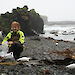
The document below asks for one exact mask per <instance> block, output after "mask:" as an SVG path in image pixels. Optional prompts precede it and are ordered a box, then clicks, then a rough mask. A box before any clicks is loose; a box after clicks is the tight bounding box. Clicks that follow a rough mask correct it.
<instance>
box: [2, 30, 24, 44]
mask: <svg viewBox="0 0 75 75" xmlns="http://www.w3.org/2000/svg"><path fill="white" fill-rule="evenodd" d="M12 33H13V31H10V32H9V33H8V34H7V36H6V37H5V38H4V40H3V41H2V44H3V43H4V42H5V41H8V39H11V35H12ZM17 34H19V35H20V38H19V41H20V43H21V44H23V43H24V39H25V36H24V33H23V32H22V31H20V30H19V31H17Z"/></svg>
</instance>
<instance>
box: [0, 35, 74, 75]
mask: <svg viewBox="0 0 75 75" xmlns="http://www.w3.org/2000/svg"><path fill="white" fill-rule="evenodd" d="M24 45H25V48H24V50H23V52H22V54H21V57H24V56H27V57H31V58H32V59H31V60H30V61H28V62H23V63H20V64H15V65H2V64H1V65H0V75H75V69H72V70H70V69H68V68H66V65H68V64H70V63H74V62H75V60H74V59H70V58H69V59H67V58H66V57H63V55H62V54H61V55H62V56H61V55H55V54H50V52H51V51H64V50H66V49H70V50H72V51H74V50H75V43H72V42H69V41H63V40H54V39H51V38H40V37H38V36H32V37H26V40H25V44H24ZM5 61H9V60H5Z"/></svg>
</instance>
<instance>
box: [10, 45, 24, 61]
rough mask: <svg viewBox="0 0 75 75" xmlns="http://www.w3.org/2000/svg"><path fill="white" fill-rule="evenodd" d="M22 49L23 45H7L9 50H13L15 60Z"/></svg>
mask: <svg viewBox="0 0 75 75" xmlns="http://www.w3.org/2000/svg"><path fill="white" fill-rule="evenodd" d="M22 51H23V45H21V44H12V45H11V47H9V52H13V56H14V58H15V60H16V59H18V58H19V57H20V54H21V52H22Z"/></svg>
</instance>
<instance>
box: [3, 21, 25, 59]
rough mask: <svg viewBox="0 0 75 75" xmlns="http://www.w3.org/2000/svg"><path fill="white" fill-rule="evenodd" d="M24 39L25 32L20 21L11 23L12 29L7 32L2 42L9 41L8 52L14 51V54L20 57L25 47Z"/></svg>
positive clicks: (15, 56) (16, 57)
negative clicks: (21, 28)
mask: <svg viewBox="0 0 75 75" xmlns="http://www.w3.org/2000/svg"><path fill="white" fill-rule="evenodd" d="M24 40H25V36H24V33H23V32H22V31H21V30H20V23H19V22H16V21H14V22H12V23H11V30H10V32H9V33H8V34H7V36H6V37H5V38H4V39H3V41H2V44H3V43H4V42H5V41H7V42H8V47H9V50H8V53H9V52H13V56H14V58H15V60H16V59H18V58H19V57H20V54H21V52H22V51H23V48H24Z"/></svg>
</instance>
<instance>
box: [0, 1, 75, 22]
mask: <svg viewBox="0 0 75 75" xmlns="http://www.w3.org/2000/svg"><path fill="white" fill-rule="evenodd" d="M24 5H27V6H28V8H29V10H30V9H35V11H36V12H37V13H39V14H40V15H44V16H47V17H48V21H75V0H0V14H1V13H5V12H7V11H9V12H11V11H12V9H13V8H16V7H20V8H22V7H23V6H24Z"/></svg>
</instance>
